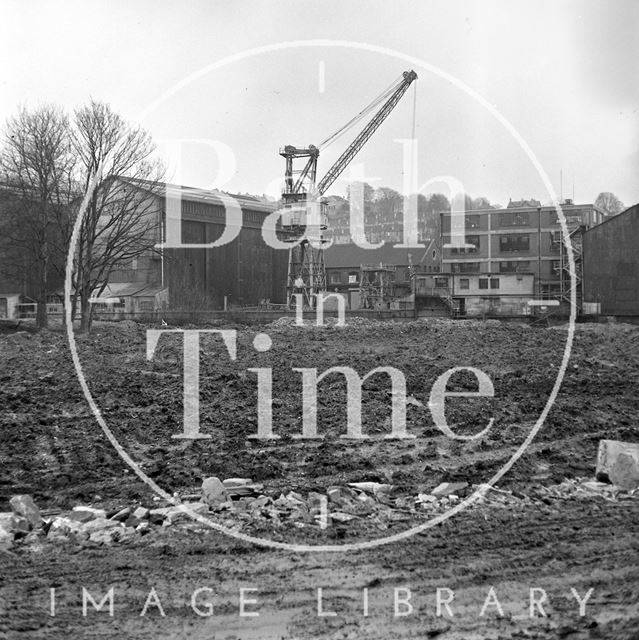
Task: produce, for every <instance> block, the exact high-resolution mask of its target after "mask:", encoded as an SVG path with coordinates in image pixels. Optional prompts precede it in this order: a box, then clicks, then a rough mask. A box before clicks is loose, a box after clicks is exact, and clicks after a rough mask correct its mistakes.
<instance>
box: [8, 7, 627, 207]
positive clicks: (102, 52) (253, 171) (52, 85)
mask: <svg viewBox="0 0 639 640" xmlns="http://www.w3.org/2000/svg"><path fill="white" fill-rule="evenodd" d="M0 6H1V8H2V20H1V21H0V52H1V53H0V65H1V73H0V81H1V83H2V84H1V89H0V122H1V123H4V122H6V120H7V118H9V117H10V116H11V115H12V114H14V113H15V112H16V110H17V109H18V107H19V106H21V105H24V106H26V107H27V108H33V107H36V106H37V105H39V104H42V103H56V104H58V105H61V106H62V107H63V108H64V109H65V110H67V111H68V112H69V113H72V112H73V109H75V108H77V107H79V106H80V105H82V104H84V103H86V101H87V100H88V99H89V98H90V97H92V98H94V99H98V100H103V101H106V102H108V103H110V104H111V106H112V107H113V109H114V110H116V111H117V112H119V113H120V114H122V115H123V116H124V117H125V118H127V119H128V120H130V121H131V122H134V123H138V124H140V125H141V126H143V127H145V128H146V129H148V130H149V131H150V133H151V134H152V136H153V138H154V140H155V141H156V143H157V145H158V153H159V154H160V155H161V156H162V157H163V158H164V160H165V161H166V163H167V166H168V167H169V176H170V177H171V179H172V180H174V181H176V182H181V183H182V184H187V185H190V186H197V187H203V188H213V187H214V188H219V189H222V190H224V191H229V192H233V193H255V194H262V193H268V194H270V195H272V196H276V195H277V193H278V190H279V189H280V187H281V182H282V177H283V172H284V161H283V158H281V157H280V155H279V153H278V152H279V149H280V147H283V146H284V145H286V144H293V145H296V146H305V145H308V144H318V143H319V142H321V141H322V140H324V139H325V138H327V137H328V136H329V135H331V134H332V133H333V132H335V131H336V130H337V129H339V128H340V127H341V126H342V125H343V124H344V123H346V122H347V121H348V120H350V119H351V118H352V117H353V116H354V115H355V114H357V113H358V112H359V111H360V110H361V109H362V108H363V107H364V106H365V105H367V104H368V103H369V102H370V101H371V100H372V99H373V98H375V97H376V96H377V95H379V94H380V93H381V92H382V91H383V90H384V89H386V88H387V87H388V86H389V85H390V84H391V82H393V81H394V80H395V79H397V78H398V77H400V76H401V73H402V72H403V71H406V70H408V69H414V70H415V71H416V72H417V74H418V76H419V78H418V80H417V81H416V82H414V83H413V85H412V86H411V88H410V89H409V90H408V92H407V93H406V94H405V95H404V97H403V98H402V100H401V101H400V103H399V104H398V105H397V107H396V108H395V109H394V110H393V112H392V113H391V114H390V115H389V116H388V118H387V119H386V120H385V121H384V122H383V124H382V125H381V126H380V128H379V129H378V130H377V131H376V133H375V134H374V135H373V137H372V138H371V139H370V141H369V142H368V143H367V144H366V145H365V146H364V148H363V149H362V151H361V152H360V153H359V154H358V156H357V157H356V159H355V160H354V161H353V163H352V164H351V166H349V168H348V169H347V170H346V171H345V172H344V174H343V175H342V176H341V178H340V179H339V180H338V181H337V182H335V184H334V185H333V187H332V189H331V190H330V191H329V193H335V194H338V195H344V193H345V190H346V183H347V181H348V180H353V179H361V178H364V179H366V181H368V182H370V183H371V184H372V185H373V186H388V187H391V188H394V189H396V190H398V191H403V190H404V189H408V188H409V187H410V189H411V190H415V189H416V188H419V189H420V190H421V191H422V192H424V193H430V192H434V191H439V192H442V193H446V190H447V189H449V188H450V185H451V184H452V183H453V182H451V179H453V180H454V181H455V184H460V185H462V186H463V188H464V190H465V191H466V192H467V193H469V194H470V195H472V196H473V197H478V196H485V197H488V198H489V199H490V200H491V202H493V203H499V204H504V205H505V204H507V202H508V200H509V199H510V198H512V199H513V200H519V199H522V198H536V199H538V200H541V201H542V202H544V203H546V202H549V201H550V200H551V197H552V192H553V190H554V192H555V193H556V195H557V196H561V195H563V197H564V198H572V197H573V194H574V197H575V200H576V201H577V202H580V203H585V202H593V201H594V199H595V198H596V196H597V194H598V193H599V192H601V191H611V192H613V193H614V194H616V195H617V196H618V197H619V198H620V199H621V200H622V202H624V203H625V204H626V205H627V206H630V205H631V204H634V203H637V202H639V126H638V123H639V113H638V108H639V82H638V81H637V80H638V76H639V74H638V71H639V0H615V2H609V1H608V0H551V1H546V0H534V1H532V0H528V1H522V0H474V1H468V2H466V1H451V0H447V1H442V2H440V1H438V0H436V1H429V0H419V1H418V0H395V1H394V2H386V1H384V2H379V1H377V0H369V1H366V2H364V1H363V0H339V1H334V0H322V1H321V2H317V0H313V1H308V0H263V1H259V0H253V1H251V2H248V1H241V0H233V1H226V0H206V1H204V0H190V1H188V2H185V1H177V0H153V1H151V0H109V1H106V0H82V1H75V0H0ZM364 122H365V121H364ZM356 133H357V130H355V131H352V132H350V133H349V134H347V135H345V136H344V137H343V138H341V139H340V140H339V141H337V142H336V143H334V144H333V145H332V146H330V147H328V148H327V149H321V150H320V158H319V177H321V176H322V175H323V174H324V173H325V172H326V171H327V170H328V169H329V167H330V166H331V164H332V163H333V162H334V161H335V160H336V158H337V157H338V155H339V154H340V153H341V152H342V151H343V150H344V149H345V148H346V146H347V145H348V144H349V142H350V141H351V139H352V138H353V137H354V136H355V135H356ZM413 134H414V135H413ZM413 138H414V139H415V140H416V145H417V153H416V160H415V161H410V160H406V159H405V158H404V152H405V151H406V149H407V146H406V145H407V144H408V142H407V141H408V140H409V139H413ZM520 142H523V145H524V147H525V146H527V147H528V148H529V150H530V151H531V152H532V154H533V157H534V158H536V160H533V159H531V157H530V156H529V154H528V153H527V152H526V151H525V149H524V147H522V144H520ZM540 169H541V170H542V172H545V174H546V175H547V176H548V179H549V182H550V185H548V184H547V183H546V182H545V181H544V178H543V177H542V175H541V174H540ZM560 176H561V179H560ZM548 186H550V189H549V188H548Z"/></svg>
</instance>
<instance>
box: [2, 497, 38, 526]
mask: <svg viewBox="0 0 639 640" xmlns="http://www.w3.org/2000/svg"><path fill="white" fill-rule="evenodd" d="M9 504H10V505H11V508H12V509H13V512H14V513H15V514H17V515H19V516H22V517H23V518H26V519H27V520H28V521H29V524H30V525H31V526H32V527H33V528H34V529H35V528H36V527H39V526H41V525H42V516H41V515H40V510H39V509H38V507H37V506H36V503H35V502H34V501H33V498H32V497H31V496H29V495H19V496H13V498H11V500H9Z"/></svg>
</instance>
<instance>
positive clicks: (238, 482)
mask: <svg viewBox="0 0 639 640" xmlns="http://www.w3.org/2000/svg"><path fill="white" fill-rule="evenodd" d="M222 484H223V485H224V486H225V487H226V488H227V489H228V488H229V487H241V486H244V485H247V484H253V480H251V479H250V478H227V479H226V480H223V481H222Z"/></svg>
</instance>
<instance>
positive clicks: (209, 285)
mask: <svg viewBox="0 0 639 640" xmlns="http://www.w3.org/2000/svg"><path fill="white" fill-rule="evenodd" d="M131 186H132V188H138V189H145V185H144V184H142V183H140V182H139V181H138V182H136V183H135V184H133V183H131ZM150 194H151V197H152V198H154V199H155V200H156V204H155V206H153V207H150V208H149V215H152V216H155V217H156V219H157V226H156V227H155V234H156V237H155V240H156V241H157V242H158V243H160V241H161V240H162V239H163V238H165V237H166V203H167V199H173V201H174V202H175V201H179V203H180V217H181V242H182V243H185V244H187V243H190V244H208V243H211V242H214V241H215V240H217V239H218V238H220V236H221V235H222V233H223V231H224V229H225V226H226V222H227V219H226V211H225V201H226V200H227V195H228V194H222V193H220V192H219V191H216V190H213V191H208V190H204V189H197V188H193V187H183V186H182V187H178V186H177V185H171V184H167V185H166V189H165V190H163V192H160V193H159V194H158V192H157V189H153V190H152V191H150ZM231 197H232V198H233V199H234V200H235V202H237V204H238V205H239V206H240V208H241V210H242V226H241V228H240V230H239V233H238V234H237V237H236V238H235V239H233V240H232V241H230V242H228V243H226V244H224V245H222V246H219V247H212V248H166V249H164V250H149V251H147V252H145V254H143V255H141V256H139V257H137V258H135V259H133V260H131V261H129V262H127V263H126V264H120V265H118V268H117V269H115V270H114V271H113V272H112V273H111V275H110V277H109V281H108V284H107V287H106V288H105V289H104V291H102V292H101V293H99V295H98V296H96V297H94V298H93V303H94V304H96V305H98V308H101V309H103V310H109V311H121V312H127V313H143V312H147V311H155V310H158V309H165V308H167V307H169V308H172V309H193V310H195V309H222V308H224V307H225V306H226V307H227V308H229V307H232V306H249V305H251V306H252V305H255V306H257V305H258V304H259V303H260V301H266V300H268V301H270V302H271V303H283V302H284V295H285V288H286V269H287V260H288V252H287V251H286V250H277V249H274V248H272V247H269V246H268V245H267V244H266V243H265V241H264V239H263V238H262V226H263V222H264V219H265V218H266V216H267V215H268V214H270V213H272V212H273V211H274V210H275V207H274V206H273V205H271V204H268V203H266V202H262V201H260V200H258V199H256V198H252V197H249V196H241V195H232V196H231ZM178 198H179V199H178Z"/></svg>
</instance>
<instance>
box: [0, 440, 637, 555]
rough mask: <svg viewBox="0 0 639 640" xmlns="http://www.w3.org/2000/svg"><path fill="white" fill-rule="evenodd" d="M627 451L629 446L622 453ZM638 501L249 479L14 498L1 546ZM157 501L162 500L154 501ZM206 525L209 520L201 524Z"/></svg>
mask: <svg viewBox="0 0 639 640" xmlns="http://www.w3.org/2000/svg"><path fill="white" fill-rule="evenodd" d="M624 450H625V451H627V447H626V449H624ZM637 496H639V488H636V487H633V488H630V489H629V488H627V487H625V486H618V485H614V484H610V483H606V482H600V481H598V480H592V479H589V478H576V479H566V480H564V481H563V482H561V483H560V484H557V485H553V486H549V487H545V486H540V485H539V486H535V487H533V488H532V489H531V490H530V491H529V494H528V495H524V494H522V493H520V492H517V491H506V490H503V489H500V488H497V487H494V486H491V485H489V484H475V485H470V484H468V483H467V482H443V483H441V484H440V485H438V486H436V487H435V488H434V489H432V490H431V491H429V492H417V493H416V494H410V493H406V492H400V491H399V490H398V489H397V488H396V487H394V486H393V485H391V484H386V483H380V482H372V481H367V482H351V483H348V484H347V485H346V486H337V485H336V486H330V487H328V488H327V489H326V491H325V492H322V493H319V492H317V491H310V492H308V493H307V494H306V495H303V494H302V493H300V492H299V491H294V490H290V491H288V492H287V493H280V494H279V495H267V494H265V493H264V486H263V485H262V484H260V483H256V482H253V481H252V480H251V478H227V479H225V480H223V481H222V480H220V479H219V478H216V477H209V478H205V479H204V480H203V482H202V486H201V490H200V491H199V492H198V493H190V494H184V495H182V496H181V497H178V496H177V495H176V496H175V498H174V503H173V504H166V505H165V506H154V507H152V508H148V507H145V506H140V505H137V506H125V507H124V508H120V509H116V510H112V511H107V510H105V509H101V508H99V507H94V506H84V505H78V506H75V507H74V508H73V509H72V510H71V511H68V512H65V513H58V514H55V515H53V514H51V515H52V517H47V514H44V515H43V514H42V513H41V512H40V510H39V509H38V507H37V505H36V504H35V503H34V501H33V499H32V498H31V496H28V495H16V496H13V497H12V498H11V500H10V506H11V509H12V511H11V512H9V513H0V549H3V550H8V549H10V548H11V547H12V546H13V545H14V544H16V543H18V542H22V543H23V544H26V545H27V546H29V547H30V548H31V549H32V550H33V549H37V547H38V545H39V544H40V543H41V542H42V540H43V539H45V538H46V539H47V540H50V541H55V540H58V541H71V542H75V543H81V544H88V545H91V544H98V545H99V544H112V543H126V542H129V541H132V540H135V539H138V538H140V537H141V536H144V535H146V534H147V533H149V532H150V531H151V530H152V528H153V527H166V526H171V525H174V524H178V523H189V522H193V517H195V518H197V516H203V517H206V518H207V519H211V520H213V521H215V522H217V523H219V524H222V525H224V526H225V527H228V528H231V529H233V530H236V531H239V530H241V529H244V528H245V527H246V526H250V525H256V524H259V523H262V524H265V523H268V525H269V526H273V527H280V526H291V525H292V526H294V527H296V528H304V527H321V528H326V527H327V526H329V525H333V526H335V525H345V524H347V523H350V522H352V521H361V522H366V523H368V524H369V525H371V526H372V527H373V528H375V529H378V530H385V529H387V528H388V527H389V526H391V525H392V523H396V522H401V521H416V522H419V521H420V520H421V521H426V520H427V519H429V518H432V517H434V516H437V515H440V514H443V513H444V512H446V511H447V510H449V509H450V508H452V507H454V506H455V505H458V504H459V503H460V502H461V501H462V500H464V499H466V498H470V500H471V502H472V503H473V505H475V506H477V505H484V506H487V507H489V508H491V509H492V508H515V507H517V508H523V507H527V506H531V505H540V504H547V505H550V504H553V503H555V502H557V501H562V500H567V499H569V500H574V499H586V500H588V499H593V498H597V497H598V498H603V499H604V500H607V501H611V502H618V501H620V500H626V499H631V498H634V497H637ZM154 499H155V500H156V501H159V500H160V498H159V497H156V498H154ZM202 524H203V525H204V523H202Z"/></svg>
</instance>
